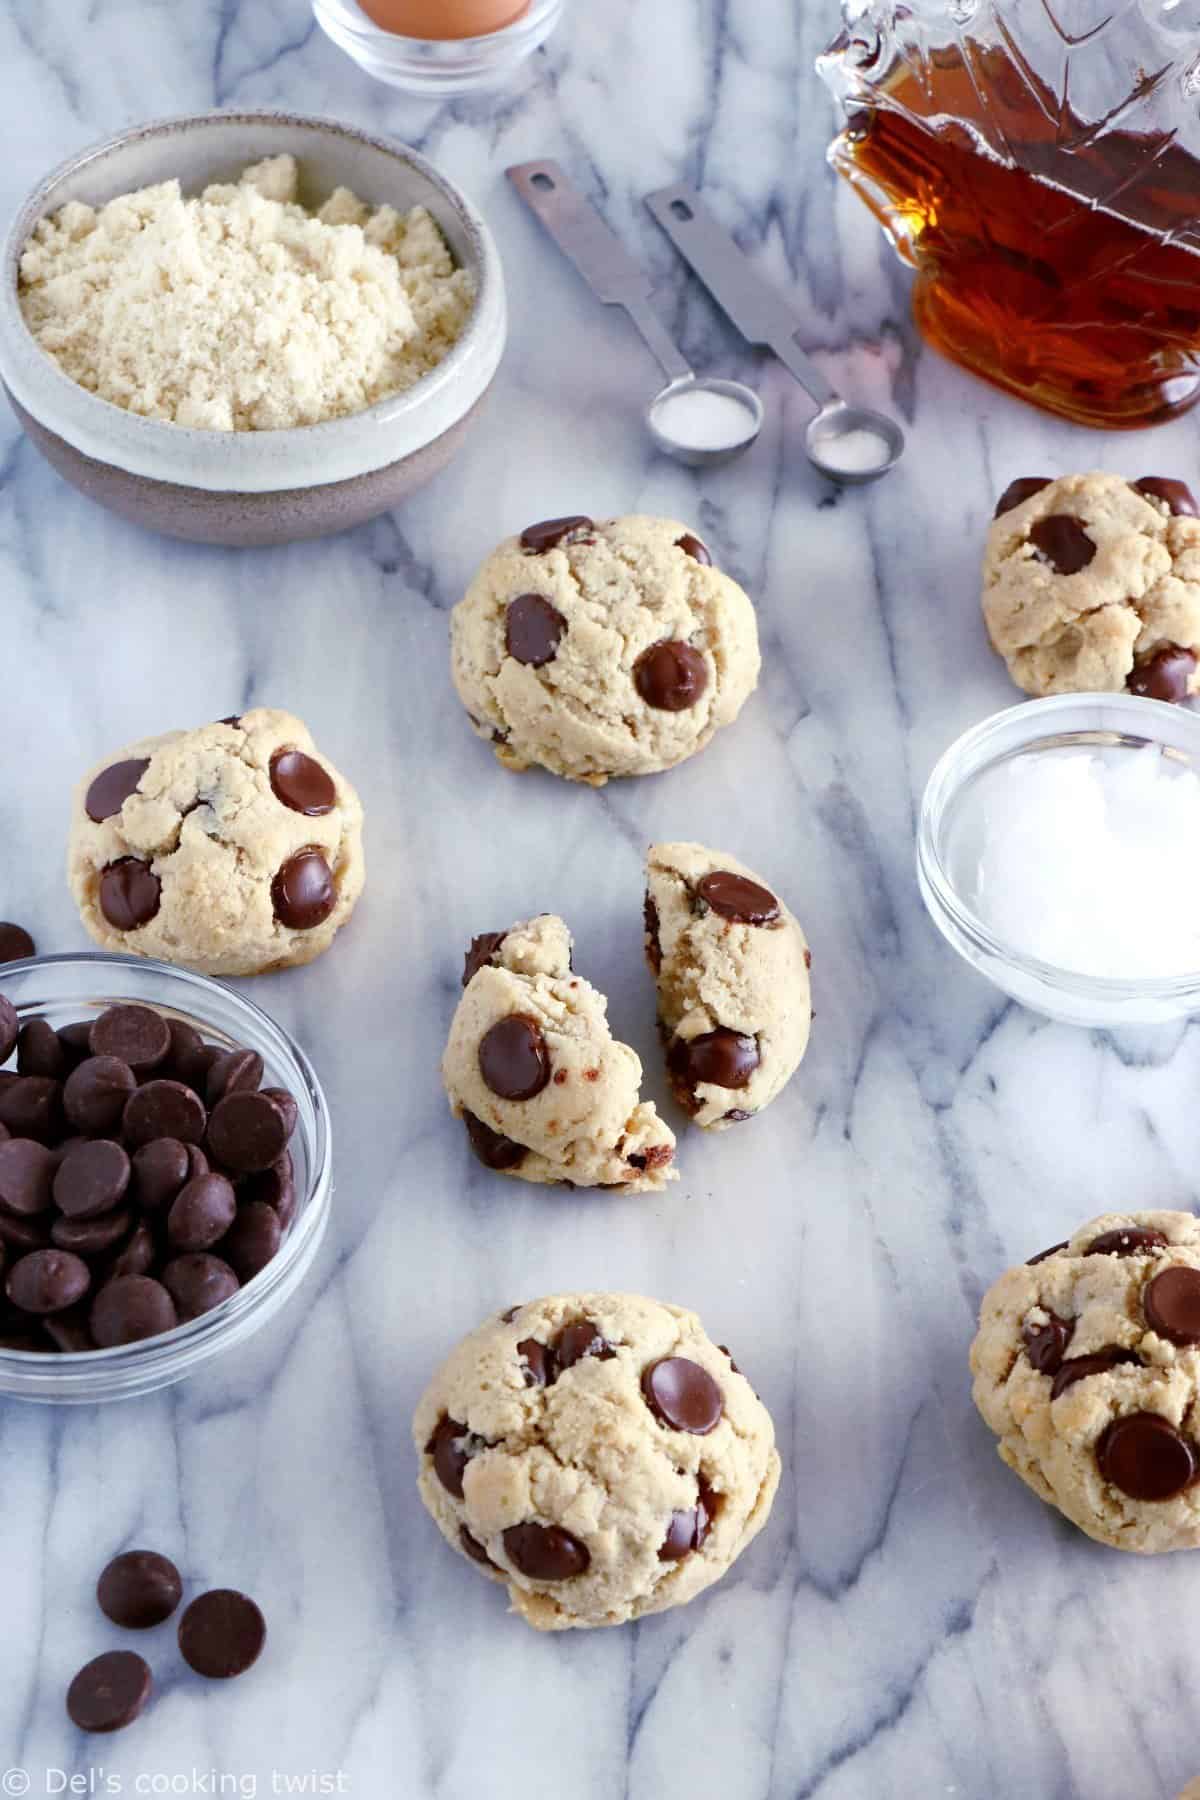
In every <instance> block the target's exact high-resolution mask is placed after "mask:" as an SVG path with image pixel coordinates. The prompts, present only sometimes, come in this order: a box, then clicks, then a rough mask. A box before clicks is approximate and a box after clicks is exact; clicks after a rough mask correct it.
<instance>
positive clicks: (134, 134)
mask: <svg viewBox="0 0 1200 1800" xmlns="http://www.w3.org/2000/svg"><path fill="white" fill-rule="evenodd" d="M284 152H290V153H291V154H293V155H294V156H295V157H296V158H297V160H298V161H299V164H300V175H301V199H302V200H303V202H304V204H305V205H307V206H310V207H311V206H319V205H320V204H321V202H322V201H323V200H324V199H325V198H326V197H327V196H328V195H329V193H330V192H331V191H332V190H333V188H335V187H338V186H344V187H348V188H351V189H352V190H353V192H354V193H356V194H357V195H358V196H359V198H360V199H362V200H365V201H367V202H368V203H369V204H370V205H372V206H380V205H382V204H384V203H385V202H386V203H388V204H390V205H392V206H394V207H396V208H397V210H401V211H403V210H405V209H407V208H409V207H411V206H414V205H417V204H420V205H423V206H426V207H428V209H429V211H430V212H431V213H432V214H433V217H434V218H435V219H436V220H437V223H438V225H439V226H440V227H441V230H442V232H443V233H444V235H445V237H446V240H447V242H448V243H449V245H450V248H451V250H452V252H453V254H454V256H455V259H456V260H457V262H458V263H459V264H460V266H462V267H464V268H467V269H469V270H470V271H471V272H472V274H473V275H474V277H475V280H476V284H477V289H478V293H477V298H476V302H475V308H474V311H473V313H472V315H471V317H470V319H469V321H468V323H467V327H466V330H465V331H464V333H463V335H462V337H461V338H460V339H459V341H458V342H457V343H456V344H455V345H454V347H453V349H452V350H451V351H450V352H449V354H448V355H447V356H446V357H445V358H444V360H443V361H442V362H441V363H439V364H438V366H437V368H436V369H433V370H432V371H431V372H430V373H429V374H428V375H426V376H425V377H424V378H423V379H422V380H421V381H419V382H417V383H416V384H415V386H413V387H411V388H410V389H408V390H407V392H405V393H402V394H395V395H393V396H391V397H390V398H388V399H385V400H381V401H379V402H378V403H377V404H376V405H374V406H371V407H367V408H366V409H365V410H364V411H362V412H358V413H353V414H350V415H349V416H348V417H346V418H341V419H332V420H330V421H329V422H328V423H326V424H322V425H305V426H299V427H296V428H294V429H290V430H284V431H238V432H232V431H230V432H225V431H203V430H196V429H192V428H190V427H186V426H182V425H174V424H169V423H166V422H165V421H162V420H158V419H145V418H141V417H139V416H138V415H137V414H135V413H130V412H126V411H125V410H124V409H123V408H122V407H119V406H114V405H112V404H111V403H110V402H109V401H107V400H101V399H99V398H98V397H97V396H96V395H95V394H91V393H89V392H88V391H87V389H86V388H83V387H80V386H79V384H78V383H77V382H75V381H72V380H71V379H70V377H69V376H67V375H64V374H63V373H62V371H61V370H60V369H59V368H58V366H57V364H56V363H54V361H53V360H52V359H51V358H50V357H49V356H47V355H46V353H45V352H44V351H43V350H42V349H41V348H40V347H39V346H38V344H37V343H36V342H35V341H34V338H33V336H32V335H31V333H30V332H29V331H28V330H27V328H26V325H25V322H24V319H23V318H22V316H21V309H20V306H19V304H18V300H17V275H18V267H19V261H20V255H21V251H22V250H23V248H24V246H25V244H26V242H27V241H28V238H29V235H30V233H31V231H32V230H33V227H34V226H35V225H36V224H37V222H38V220H39V219H40V218H42V217H43V216H44V215H45V214H46V213H50V212H54V211H55V210H56V209H57V208H58V207H60V206H63V205H64V204H65V203H66V202H67V201H68V200H82V201H86V202H87V203H88V204H90V205H94V206H95V205H100V204H102V203H103V202H105V201H106V200H110V199H113V198H114V197H115V196H116V195H118V194H123V193H128V192H130V191H131V190H132V189H134V188H140V187H145V186H147V185H148V184H150V183H152V182H159V181H166V180H169V179H170V178H171V177H173V176H174V177H177V178H178V179H179V181H180V183H181V185H182V187H183V189H184V192H185V193H194V192H196V191H197V190H198V189H200V188H203V187H204V186H205V185H206V184H207V183H208V182H210V181H228V180H231V179H234V178H236V176H237V175H238V174H240V172H241V171H242V169H244V168H245V167H246V165H247V164H248V163H253V162H257V161H259V160H260V159H261V158H263V157H267V156H279V155H281V154H283V153H284ZM506 328H507V327H506V312H505V300H504V279H503V275H502V273H501V268H500V259H499V256H498V253H497V251H496V247H495V245H494V243H493V241H492V237H491V234H490V232H489V231H488V229H487V226H486V225H485V224H484V222H483V220H482V219H481V218H480V216H479V214H478V213H477V212H476V211H475V208H474V207H473V206H472V205H471V203H470V201H469V200H467V199H466V198H465V196H464V195H463V194H461V193H460V192H459V190H458V189H457V188H456V187H455V186H454V185H453V184H452V183H451V182H449V181H447V179H446V177H445V176H444V175H441V174H439V173H438V171H437V170H436V169H435V168H433V167H432V165H431V164H430V163H428V162H426V160H425V158H424V157H422V156H419V155H418V154H417V153H416V151H414V150H409V149H408V148H407V147H406V146H405V145H403V144H400V143H395V142H393V141H391V140H389V139H387V138H381V137H373V136H371V135H370V134H369V133H367V132H363V131H358V130H356V129H354V127H352V126H349V125H341V124H338V123H337V122H336V121H335V120H332V119H317V118H303V117H299V116H297V115H295V114H292V113H284V112H257V113H222V112H213V113H200V114H197V115H195V116H193V117H190V118H178V119H162V120H158V121H156V122H154V123H152V124H149V125H139V126H135V127H134V128H133V129H132V130H129V131H125V132H122V133H121V134H120V135H119V136H117V137H114V138H110V139H108V141H107V142H105V143H103V144H97V145H96V146H94V147H93V148H92V149H90V150H84V151H82V152H81V153H80V154H79V155H78V156H75V157H72V159H71V160H70V162H68V163H64V164H63V166H62V167H61V168H59V169H56V170H55V171H54V173H53V174H52V175H50V176H48V177H47V179H46V180H45V181H43V182H42V183H41V184H40V185H39V186H38V187H37V188H36V189H35V190H34V192H33V193H32V194H31V195H30V196H29V198H28V199H27V200H26V201H25V203H24V205H23V206H22V207H21V208H20V209H19V210H18V212H17V216H16V218H15V220H14V222H13V225H12V228H11V230H10V232H9V234H8V239H7V242H6V244H5V248H4V257H3V267H2V269H0V378H2V379H3V383H4V386H5V388H6V389H7V392H8V396H9V399H10V400H11V402H12V405H13V409H14V411H15V412H16V415H17V417H18V419H19V420H20V422H21V424H22V425H23V426H24V428H25V430H26V432H27V433H28V435H29V437H30V438H31V439H32V440H33V442H34V443H35V444H36V445H37V447H38V449H39V450H40V451H41V452H42V454H43V455H44V456H45V457H46V459H47V461H49V462H50V463H52V464H53V465H54V467H55V468H56V469H57V470H58V472H59V474H60V475H62V476H63V477H64V478H65V479H66V480H67V481H69V482H71V483H72V484H73V485H74V486H75V487H77V488H78V489H79V490H80V491H81V492H82V493H85V494H87V495H89V496H90V498H92V499H93V500H97V501H99V503H100V504H101V505H102V506H106V507H108V508H109V509H110V510H111V511H113V512H116V513H120V514H121V516H122V517H123V518H126V519H132V520H133V521H134V522H135V523H136V524H139V525H144V526H147V527H148V528H149V529H151V530H153V531H160V532H165V533H166V534H167V535H168V536H171V537H179V538H189V539H192V540H194V541H196V542H200V543H209V544H214V543H215V544H232V545H239V546H245V545H256V544H280V543H290V542H293V541H294V540H296V539H299V538H313V537H323V536H326V535H327V534H328V533H330V532H334V531H343V530H345V529H347V528H348V527H349V526H351V525H358V524H361V523H362V521H363V520H365V519H371V518H374V517H375V516H376V515H377V514H379V513H382V512H386V511H387V510H388V509H389V508H390V507H392V506H395V505H396V504H397V502H398V501H400V500H403V499H404V498H405V496H406V495H408V494H409V493H411V492H412V490H413V489H414V488H416V487H419V486H420V485H421V484H422V483H423V482H425V481H427V480H428V479H429V478H430V476H432V475H435V474H437V473H438V471H439V470H440V469H442V468H444V467H445V465H446V464H447V463H448V462H449V461H450V458H451V457H452V456H453V455H454V453H455V451H456V450H457V449H458V447H459V445H460V444H461V443H462V442H463V440H464V438H465V437H466V435H467V432H468V431H469V430H470V428H471V425H472V423H473V421H474V419H475V417H476V415H477V413H478V411H479V408H480V406H481V405H482V403H483V400H484V396H485V395H486V393H487V390H488V388H489V387H490V386H491V382H492V379H493V377H494V375H495V373H496V369H497V367H498V365H499V362H500V358H501V355H502V353H503V350H504V343H505V335H506Z"/></svg>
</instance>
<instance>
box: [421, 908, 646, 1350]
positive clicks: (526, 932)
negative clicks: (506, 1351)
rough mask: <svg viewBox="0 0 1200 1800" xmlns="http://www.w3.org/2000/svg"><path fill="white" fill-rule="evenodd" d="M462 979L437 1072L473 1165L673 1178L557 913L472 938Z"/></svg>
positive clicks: (634, 1076) (506, 1170) (563, 1174)
mask: <svg viewBox="0 0 1200 1800" xmlns="http://www.w3.org/2000/svg"><path fill="white" fill-rule="evenodd" d="M463 986H464V991H463V996H462V999H461V1000H460V1001H459V1004H458V1008H457V1011H456V1012H455V1015H454V1021H453V1023H452V1025H451V1027H450V1037H449V1042H448V1043H447V1046H446V1054H445V1057H444V1058H443V1062H442V1075H443V1079H444V1081H445V1084H446V1092H447V1093H448V1094H449V1096H450V1104H451V1106H452V1107H453V1109H454V1111H455V1112H456V1113H457V1114H458V1115H459V1117H460V1118H461V1119H462V1121H463V1124H464V1126H465V1128H466V1132H467V1137H468V1140H469V1142H470V1144H471V1148H472V1149H473V1150H474V1152H475V1154H476V1156H477V1157H478V1158H479V1160H480V1162H482V1163H483V1164H485V1166H486V1167H487V1168H489V1169H496V1170H498V1171H500V1172H501V1173H502V1174H506V1175H518V1176H520V1177H521V1178H522V1179H523V1180H525V1181H543V1182H563V1183H566V1184H568V1185H570V1186H572V1187H623V1188H627V1189H629V1190H631V1191H633V1192H640V1191H642V1190H658V1189H661V1188H663V1187H665V1186H666V1184H667V1182H668V1181H671V1180H674V1178H675V1173H676V1172H675V1170H674V1168H673V1167H672V1163H673V1161H674V1155H675V1138H674V1135H673V1133H672V1132H671V1131H670V1130H669V1129H668V1127H667V1126H666V1125H665V1124H664V1123H663V1121H662V1120H661V1119H660V1118H659V1117H658V1114H657V1113H656V1112H655V1110H654V1107H653V1105H651V1103H650V1102H649V1101H643V1100H641V1099H640V1098H639V1088H640V1086H641V1080H642V1065H641V1063H640V1061H639V1060H638V1058H637V1056H636V1055H635V1054H634V1052H633V1051H632V1050H631V1049H630V1048H629V1047H628V1045H626V1044H620V1043H617V1042H616V1040H615V1039H614V1038H613V1036H612V1033H611V1032H610V1030H609V1028H608V1021H607V1019H606V1018H605V1009H606V1002H605V999H604V996H603V995H602V994H598V993H597V992H596V990H595V988H593V987H592V986H591V985H590V983H589V982H586V981H584V980H583V979H582V978H581V977H580V976H578V975H575V974H574V973H573V972H572V968H571V938H570V934H569V933H568V931H567V928H566V926H565V925H564V924H563V922H562V920H561V919H558V918H555V917H554V916H553V914H550V913H544V914H543V915H542V916H541V917H540V918H537V919H530V920H528V921H527V922H525V923H523V924H519V925H514V926H513V927H512V929H511V930H510V931H507V932H503V931H489V932H484V933H482V934H481V935H480V936H478V937H476V938H474V939H473V940H472V942H471V946H470V949H469V950H468V951H467V955H466V967H465V970H464V983H463ZM580 1354H582V1352H580ZM560 1360H561V1357H560Z"/></svg>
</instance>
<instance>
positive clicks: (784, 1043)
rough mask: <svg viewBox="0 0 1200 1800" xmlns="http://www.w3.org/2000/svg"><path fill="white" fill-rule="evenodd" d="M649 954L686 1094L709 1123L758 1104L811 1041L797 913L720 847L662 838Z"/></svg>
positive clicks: (652, 881)
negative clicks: (714, 848) (793, 912)
mask: <svg viewBox="0 0 1200 1800" xmlns="http://www.w3.org/2000/svg"><path fill="white" fill-rule="evenodd" d="M646 956H647V960H648V961H649V963H650V967H651V969H652V970H653V971H654V976H655V980H656V981H657V983H658V1016H659V1026H660V1029H661V1031H662V1035H663V1041H664V1043H665V1045H666V1051H667V1071H668V1074H669V1075H670V1078H671V1087H672V1089H673V1091H674V1094H675V1097H676V1099H677V1100H678V1101H679V1104H680V1105H681V1106H682V1107H683V1108H684V1109H685V1111H687V1112H689V1113H690V1114H691V1115H692V1117H693V1119H694V1120H695V1122H696V1124H697V1125H702V1126H705V1127H707V1128H709V1129H713V1130H723V1129H724V1128H725V1127H727V1126H729V1125H734V1124H737V1123H738V1122H739V1121H740V1120H742V1119H748V1118H751V1117H753V1115H754V1114H755V1113H760V1112H761V1111H762V1110H763V1108H764V1106H769V1105H770V1103H771V1101H772V1100H774V1098H775V1096H776V1095H777V1094H778V1093H779V1092H780V1090H781V1089H782V1088H783V1086H784V1085H785V1083H786V1082H787V1081H788V1080H789V1079H790V1078H791V1076H792V1075H793V1074H794V1073H795V1071H796V1069H797V1067H798V1066H799V1063H800V1059H801V1058H802V1057H803V1055H804V1052H805V1050H806V1048H807V1047H808V1033H809V1026H810V1024H811V1022H812V1002H811V997H810V989H809V977H808V969H809V963H810V962H811V960H812V959H811V957H810V955H809V950H808V944H807V942H806V940H805V936H804V933H803V931H802V930H801V929H800V926H799V923H798V922H797V920H796V919H795V918H794V917H793V915H792V914H791V913H790V912H789V911H788V909H787V907H786V906H785V905H784V903H783V901H782V900H781V899H779V897H778V895H776V894H775V893H774V892H773V891H772V890H771V889H770V888H768V887H767V886H766V885H765V883H764V882H763V881H761V880H760V878H759V877H758V876H757V875H755V874H754V872H753V871H752V870H751V869H747V868H746V867H745V865H744V864H742V863H740V862H737V861H736V860H735V859H734V858H733V857H732V856H727V855H726V854H725V852H724V851H721V850H708V849H706V848H705V846H704V845H703V844H655V845H653V846H652V847H651V850H650V854H649V856H648V858H647V862H646Z"/></svg>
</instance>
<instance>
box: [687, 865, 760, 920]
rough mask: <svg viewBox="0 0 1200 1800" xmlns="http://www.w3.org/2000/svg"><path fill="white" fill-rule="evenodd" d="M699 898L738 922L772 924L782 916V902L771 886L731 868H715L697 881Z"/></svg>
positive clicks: (715, 910)
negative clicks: (766, 885)
mask: <svg viewBox="0 0 1200 1800" xmlns="http://www.w3.org/2000/svg"><path fill="white" fill-rule="evenodd" d="M696 894H697V896H698V898H699V899H701V900H703V901H705V902H706V903H707V904H708V905H709V906H711V907H712V909H713V911H714V912H716V913H720V915H721V917H722V918H723V919H733V920H734V921H735V922H736V923H737V924H739V925H772V924H774V922H775V920H776V919H777V918H778V917H779V902H778V900H777V899H776V898H775V896H774V894H773V893H771V891H770V889H769V888H765V887H762V886H760V884H759V883H758V882H757V881H751V880H750V878H749V877H748V876H746V875H735V874H734V873H733V871H732V869H714V870H713V872H712V873H711V875H702V876H701V877H700V880H699V881H698V882H697V883H696Z"/></svg>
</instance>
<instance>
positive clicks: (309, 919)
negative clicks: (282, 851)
mask: <svg viewBox="0 0 1200 1800" xmlns="http://www.w3.org/2000/svg"><path fill="white" fill-rule="evenodd" d="M271 904H272V905H273V906H274V908H275V917H276V918H277V919H278V920H279V923H280V924H281V925H286V926H287V928H288V930H289V931H312V930H313V929H314V928H315V927H316V926H317V925H320V924H322V923H323V922H324V920H326V919H327V918H328V917H329V915H330V913H331V912H332V911H333V909H334V907H335V906H336V905H337V887H336V886H335V884H334V879H333V871H332V869H331V868H330V867H329V864H328V863H327V862H326V860H325V853H324V851H322V850H318V849H317V848H316V847H315V846H314V845H310V846H309V847H308V848H307V849H305V850H297V851H296V854H295V855H294V856H289V857H288V859H287V861H286V862H285V863H284V865H283V867H282V868H281V869H280V870H279V872H278V874H277V875H276V876H275V879H274V881H273V882H272V883H271Z"/></svg>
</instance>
